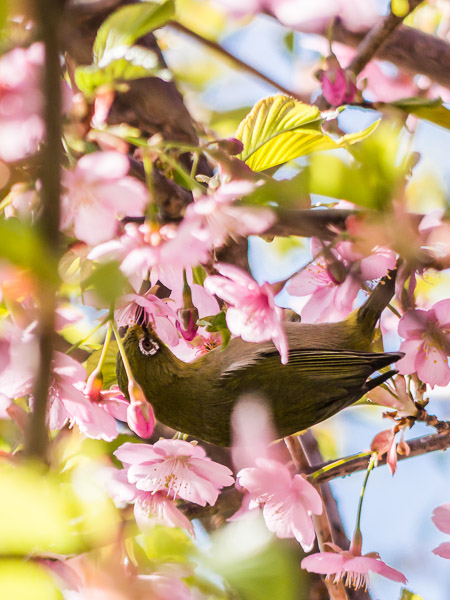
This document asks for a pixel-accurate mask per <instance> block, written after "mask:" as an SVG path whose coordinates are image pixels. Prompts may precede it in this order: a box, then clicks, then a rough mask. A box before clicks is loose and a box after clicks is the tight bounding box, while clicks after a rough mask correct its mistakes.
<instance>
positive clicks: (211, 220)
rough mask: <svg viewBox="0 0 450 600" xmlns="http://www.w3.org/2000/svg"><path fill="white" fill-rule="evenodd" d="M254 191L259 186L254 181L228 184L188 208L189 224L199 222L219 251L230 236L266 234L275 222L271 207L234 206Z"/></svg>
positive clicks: (187, 217) (202, 197)
mask: <svg viewBox="0 0 450 600" xmlns="http://www.w3.org/2000/svg"><path fill="white" fill-rule="evenodd" d="M254 189H255V184H254V183H252V182H250V181H245V180H240V181H239V180H235V181H231V182H229V183H225V184H223V185H221V186H220V187H219V188H218V189H217V190H215V192H214V193H213V194H211V195H210V196H201V197H200V198H198V199H197V200H196V201H195V202H193V203H192V204H190V205H189V206H188V207H187V209H186V215H185V219H186V222H187V223H191V222H199V223H200V226H201V227H202V228H203V229H204V230H205V231H206V232H207V233H208V234H209V236H210V239H211V246H214V247H215V248H219V247H220V246H223V244H224V243H225V242H226V240H227V238H228V236H231V237H234V236H246V235H249V234H258V233H262V232H263V231H266V229H268V228H269V227H270V226H271V225H272V224H273V223H274V221H275V214H274V212H273V211H272V210H270V208H265V207H261V206H259V207H258V206H239V205H236V204H235V203H234V201H235V200H237V199H239V198H241V197H242V196H245V195H246V194H250V192H252V191H253V190H254Z"/></svg>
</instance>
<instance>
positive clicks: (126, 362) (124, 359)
mask: <svg viewBox="0 0 450 600" xmlns="http://www.w3.org/2000/svg"><path fill="white" fill-rule="evenodd" d="M111 325H112V329H113V331H114V335H115V336H116V342H117V345H118V346H119V352H120V356H121V358H122V362H123V366H124V367H125V371H126V374H127V377H128V383H129V384H130V382H134V383H136V380H135V378H134V375H133V371H132V370H131V365H130V361H129V360H128V356H127V353H126V352H125V347H124V345H123V343H122V339H121V337H120V335H119V332H118V330H117V325H116V323H115V321H114V320H112V321H111Z"/></svg>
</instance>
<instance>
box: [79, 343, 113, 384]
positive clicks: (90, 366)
mask: <svg viewBox="0 0 450 600" xmlns="http://www.w3.org/2000/svg"><path fill="white" fill-rule="evenodd" d="M118 351H119V348H118V346H117V342H116V341H114V340H113V341H111V342H109V346H108V350H107V351H106V357H105V362H104V363H103V368H102V375H103V389H105V390H108V389H109V388H110V387H111V386H112V385H114V384H117V375H116V357H117V352H118ZM101 353H102V348H100V349H99V350H96V351H95V352H93V353H92V354H91V355H90V357H89V358H88V359H87V361H86V363H85V367H86V371H87V374H88V375H90V374H91V373H92V371H93V370H94V369H95V368H96V367H97V365H98V361H99V360H100V355H101Z"/></svg>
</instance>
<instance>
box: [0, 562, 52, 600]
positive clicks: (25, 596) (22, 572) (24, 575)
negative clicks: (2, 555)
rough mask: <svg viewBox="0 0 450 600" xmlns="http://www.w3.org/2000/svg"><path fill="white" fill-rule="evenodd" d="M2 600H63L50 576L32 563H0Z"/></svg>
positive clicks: (0, 593)
mask: <svg viewBox="0 0 450 600" xmlns="http://www.w3.org/2000/svg"><path fill="white" fill-rule="evenodd" d="M0 598H3V599H4V600H12V599H13V598H14V600H31V598H32V599H33V600H62V598H63V596H62V594H61V592H60V591H59V590H57V589H56V586H55V584H54V583H53V581H52V579H51V577H50V575H49V574H48V573H47V572H46V571H45V569H44V568H43V567H41V566H40V565H38V564H36V563H35V562H32V561H28V562H25V561H22V560H17V559H3V560H1V561H0Z"/></svg>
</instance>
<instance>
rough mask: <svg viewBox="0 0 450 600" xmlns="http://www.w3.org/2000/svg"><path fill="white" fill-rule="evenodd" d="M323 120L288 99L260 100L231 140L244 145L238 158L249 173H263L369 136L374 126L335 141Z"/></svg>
mask: <svg viewBox="0 0 450 600" xmlns="http://www.w3.org/2000/svg"><path fill="white" fill-rule="evenodd" d="M323 121H324V117H323V116H322V115H321V113H320V111H319V109H318V108H317V107H316V106H312V105H309V104H304V103H303V102H299V101H298V100H294V99H293V98H290V97H289V96H272V97H270V98H265V99H264V100H261V101H260V102H258V103H257V104H255V106H254V107H253V109H252V110H251V111H250V113H249V114H248V115H247V116H246V117H245V119H244V120H243V121H242V122H241V123H240V125H239V127H238V129H237V132H236V135H235V137H236V138H238V139H239V140H241V142H242V143H243V144H244V150H243V152H242V154H241V155H240V156H239V157H238V158H240V159H241V160H243V161H245V162H246V163H247V165H248V166H249V167H250V168H251V169H253V171H265V170H267V169H270V168H272V167H276V166H278V165H281V164H282V163H285V162H288V161H290V160H293V159H295V158H299V157H300V156H304V155H306V154H311V153H312V152H317V151H319V150H336V149H338V148H343V147H346V146H347V145H350V144H354V143H355V142H358V141H360V140H362V139H364V138H366V137H367V136H369V135H370V134H371V133H372V132H373V131H374V130H375V129H376V127H377V125H378V122H375V123H373V124H372V125H370V126H369V127H367V129H364V130H363V131H358V132H356V133H351V134H348V135H344V136H343V137H341V138H338V139H337V140H334V139H333V138H331V137H329V136H328V135H326V134H325V133H324V132H323V131H322V129H321V124H322V122H323Z"/></svg>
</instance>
